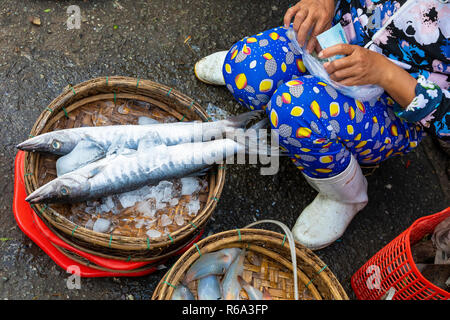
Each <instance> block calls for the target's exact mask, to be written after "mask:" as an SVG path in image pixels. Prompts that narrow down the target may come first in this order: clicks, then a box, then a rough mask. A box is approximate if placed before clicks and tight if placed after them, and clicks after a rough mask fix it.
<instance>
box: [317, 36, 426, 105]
mask: <svg viewBox="0 0 450 320" xmlns="http://www.w3.org/2000/svg"><path fill="white" fill-rule="evenodd" d="M335 55H345V56H346V57H343V58H340V59H336V60H333V61H331V62H326V63H324V65H323V66H324V68H325V70H326V71H327V72H328V74H329V75H330V78H331V79H332V80H334V81H336V82H338V83H340V84H342V85H344V86H359V85H365V84H376V85H379V86H380V87H382V88H383V89H384V90H385V91H387V92H388V93H389V94H390V96H391V97H392V98H393V99H394V100H395V101H397V102H398V103H399V104H400V105H401V106H403V107H406V106H407V105H408V104H409V103H410V102H411V101H412V99H413V98H414V97H415V87H416V84H417V81H416V79H414V78H413V77H412V76H411V75H410V74H409V73H408V72H406V71H405V70H403V69H402V68H400V67H399V66H397V65H396V64H395V63H393V62H392V61H390V60H389V59H388V58H386V57H385V56H383V55H382V54H379V53H377V52H374V51H371V50H369V49H366V48H363V47H360V46H356V45H350V44H337V45H335V46H332V47H329V48H326V49H324V50H322V51H321V52H320V53H319V58H322V59H325V58H330V57H332V56H335Z"/></svg>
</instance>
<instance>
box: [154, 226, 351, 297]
mask: <svg viewBox="0 0 450 320" xmlns="http://www.w3.org/2000/svg"><path fill="white" fill-rule="evenodd" d="M232 247H239V248H245V249H246V252H247V253H246V259H245V261H244V273H243V278H244V280H246V281H247V282H248V283H250V284H251V285H252V286H253V287H255V288H257V289H259V290H263V288H266V290H268V292H269V294H270V295H271V297H272V299H273V300H292V299H294V285H293V272H292V270H293V269H292V268H293V266H292V262H291V255H290V251H289V243H288V241H286V238H285V236H284V235H282V234H280V233H276V232H273V231H268V230H262V229H250V228H249V229H240V230H238V229H237V230H229V231H225V232H221V233H217V234H214V235H212V236H209V237H207V238H205V239H203V240H201V241H200V242H198V243H197V244H196V245H195V246H193V247H191V248H190V249H189V250H188V251H186V252H185V253H184V254H183V255H182V256H181V257H180V259H178V261H177V262H175V264H174V265H173V266H172V267H171V268H170V269H169V271H168V272H167V273H166V274H165V276H164V277H163V278H162V279H161V281H160V282H159V284H158V286H157V287H156V289H155V291H154V293H153V296H152V299H153V300H170V299H171V297H172V294H173V292H174V290H175V288H176V286H177V285H178V284H179V283H181V281H182V280H183V278H184V275H185V273H186V272H187V270H189V267H190V266H191V265H192V264H193V263H194V262H195V261H196V260H197V259H198V258H199V257H200V255H201V254H206V253H209V252H214V251H217V250H220V249H224V248H232ZM295 252H296V256H297V272H298V273H297V276H298V280H299V299H301V300H324V299H325V300H348V296H347V294H346V293H345V291H344V289H343V288H342V286H341V284H340V283H339V281H338V280H337V278H336V277H335V275H334V274H333V273H332V272H331V270H330V269H329V268H328V266H327V265H325V263H323V261H322V260H320V258H319V257H317V256H316V255H315V254H314V253H313V252H312V251H311V250H309V249H307V248H306V247H304V246H302V245H301V244H299V243H296V248H295ZM188 287H189V289H190V290H191V291H192V293H193V294H194V296H195V297H196V298H197V289H196V288H197V281H192V282H191V283H189V284H188ZM241 298H242V299H246V298H247V297H246V295H245V292H244V291H241Z"/></svg>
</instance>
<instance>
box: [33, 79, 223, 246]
mask: <svg viewBox="0 0 450 320" xmlns="http://www.w3.org/2000/svg"><path fill="white" fill-rule="evenodd" d="M105 85H106V87H105ZM98 87H102V88H108V89H109V88H111V90H113V89H116V88H122V89H123V88H125V89H136V90H137V89H138V88H139V89H144V90H147V92H146V93H147V95H150V94H149V92H151V93H152V94H154V95H158V94H159V95H161V96H166V97H167V98H165V99H166V101H165V102H166V103H167V101H169V102H168V103H169V104H170V103H177V105H178V106H180V107H184V108H188V109H189V110H192V111H193V112H194V113H195V114H197V115H198V116H199V117H200V119H201V120H202V121H203V122H206V121H211V119H210V117H209V116H208V114H207V113H206V111H205V110H204V109H203V108H202V107H201V106H200V104H199V103H197V102H196V101H195V100H194V99H192V98H190V97H189V96H187V95H185V94H183V93H181V92H179V91H178V90H176V89H173V88H170V87H168V86H166V85H163V84H160V83H157V82H154V81H151V80H147V79H140V78H132V77H124V76H111V77H108V76H106V77H98V78H94V79H90V80H87V81H84V82H81V83H78V84H77V85H75V86H69V87H66V88H65V89H64V90H63V92H62V93H61V94H60V95H58V96H57V97H56V98H55V99H53V100H52V102H50V104H49V105H48V107H46V108H45V109H44V110H43V111H42V113H41V114H40V116H39V117H38V119H37V121H36V122H35V123H34V125H33V128H32V130H31V133H30V136H34V135H37V134H40V133H41V132H42V130H43V128H44V127H45V125H46V123H48V121H49V119H50V118H51V115H52V114H53V113H54V112H56V111H60V110H61V109H62V108H64V107H65V106H67V103H68V104H69V106H70V105H71V104H72V103H75V102H76V101H75V102H70V99H71V98H73V97H74V96H76V95H77V94H81V96H82V97H83V94H87V96H91V97H92V96H96V95H99V93H96V94H93V95H89V94H88V90H89V89H92V88H94V89H95V88H98ZM112 92H114V94H115V91H111V93H112ZM136 94H138V95H144V94H143V93H142V92H141V91H140V92H138V91H136ZM152 98H153V99H154V96H153V95H152ZM60 112H62V111H60ZM185 116H186V115H183V118H182V119H181V120H183V119H184V117H185ZM178 120H180V119H178ZM33 133H35V134H33ZM32 156H33V153H32V152H25V159H24V165H25V168H26V167H27V164H29V162H30V161H31V158H32ZM36 156H37V157H39V155H36ZM213 170H214V171H213V172H214V173H211V174H214V176H215V188H214V189H212V190H210V192H209V195H208V199H207V201H206V203H205V205H204V207H203V208H202V211H201V212H199V213H198V214H197V215H196V216H195V217H194V219H192V220H191V221H190V223H188V224H187V225H185V226H183V227H182V228H180V229H178V230H176V231H175V232H174V233H171V234H169V235H165V236H162V237H160V238H158V239H157V240H152V241H150V239H149V238H148V237H145V236H140V237H131V236H120V235H110V234H106V233H99V232H95V231H93V230H89V229H87V228H85V227H83V226H81V225H77V224H75V223H73V222H72V221H70V220H68V219H67V218H66V217H64V216H63V215H61V214H59V213H58V212H57V211H56V210H54V209H52V208H51V207H49V206H47V205H46V204H35V205H32V208H33V210H34V211H35V212H36V214H37V215H38V216H40V217H42V218H43V219H45V220H46V221H49V222H50V223H51V224H52V225H53V226H54V227H55V228H57V229H58V230H61V231H62V232H64V233H65V234H67V235H71V236H73V237H76V238H78V239H81V240H84V241H86V239H85V238H84V237H83V235H82V234H83V233H84V234H87V235H90V236H92V238H94V239H95V240H96V244H97V245H100V246H102V247H105V248H113V249H123V247H124V243H125V244H127V245H125V247H126V250H130V251H141V250H150V249H155V248H161V247H167V246H170V245H171V244H174V243H176V242H177V241H178V240H183V239H184V238H186V237H188V236H189V235H190V233H192V231H193V230H194V231H195V229H197V228H199V227H200V226H202V225H204V224H205V223H206V222H207V221H208V219H209V217H210V216H211V215H212V212H213V211H214V209H215V207H216V205H217V201H218V199H219V197H220V195H221V192H222V189H223V186H224V183H225V173H226V167H225V165H222V166H220V167H219V166H218V165H215V166H214V169H213ZM36 174H37V173H36V172H33V173H32V175H36ZM211 174H210V176H211ZM24 180H25V186H26V189H27V193H28V194H29V192H28V190H35V187H36V186H35V185H34V183H33V180H32V179H31V178H30V177H29V176H26V177H25V179H24ZM48 209H50V210H48ZM47 211H50V214H47ZM52 215H55V216H57V217H58V218H59V219H61V220H62V221H63V222H64V223H65V225H66V228H62V227H61V226H60V224H59V223H58V222H56V221H54V220H53V217H52ZM75 231H77V232H75Z"/></svg>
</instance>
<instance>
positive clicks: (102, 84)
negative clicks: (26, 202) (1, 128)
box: [24, 76, 225, 261]
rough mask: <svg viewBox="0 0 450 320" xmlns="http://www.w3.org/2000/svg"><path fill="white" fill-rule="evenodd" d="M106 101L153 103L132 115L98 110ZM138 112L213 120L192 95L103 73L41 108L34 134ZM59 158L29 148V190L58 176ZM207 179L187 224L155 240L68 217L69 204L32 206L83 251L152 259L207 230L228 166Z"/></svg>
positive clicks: (124, 119) (121, 120)
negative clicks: (98, 229) (102, 230)
mask: <svg viewBox="0 0 450 320" xmlns="http://www.w3.org/2000/svg"><path fill="white" fill-rule="evenodd" d="M105 101H109V103H110V104H111V108H115V107H116V105H117V104H118V102H119V101H133V102H136V101H137V102H142V103H145V104H146V105H149V106H151V107H149V108H148V109H145V108H138V107H137V106H138V105H139V104H136V105H137V106H136V107H130V108H129V109H127V114H119V113H117V112H106V113H104V114H101V115H98V114H96V110H95V103H97V102H98V103H100V102H105ZM127 105H128V104H127ZM133 106H134V105H133ZM138 116H147V117H150V118H156V119H157V118H159V119H157V120H161V119H166V118H167V117H169V118H171V119H173V121H193V120H201V121H209V120H211V119H210V118H209V116H208V114H207V113H206V112H205V111H204V110H203V109H202V108H201V106H200V105H199V104H198V103H196V102H195V101H194V100H193V99H191V98H189V97H187V96H186V95H184V94H182V93H180V92H178V91H176V90H173V89H172V88H169V87H167V86H164V85H161V84H158V83H155V82H152V81H149V80H143V79H135V78H129V77H119V76H115V77H102V78H96V79H92V80H89V81H86V82H83V83H80V84H78V85H75V86H73V87H72V86H68V87H67V88H66V89H65V90H64V92H63V93H62V94H61V95H59V96H58V97H57V98H56V99H54V100H53V101H52V102H51V103H50V104H49V105H48V107H47V108H46V109H45V110H44V111H43V112H42V113H41V115H40V116H39V118H38V119H37V121H36V123H35V124H34V126H33V128H32V130H31V133H30V137H33V136H37V135H39V134H43V133H46V132H49V131H53V130H58V129H66V128H73V127H79V126H86V125H87V126H91V125H92V123H93V122H95V121H96V124H95V125H103V122H105V123H106V124H111V123H112V124H135V123H136V122H137V120H136V119H137V117H138ZM103 120H106V121H103ZM102 121H103V122H102ZM133 121H134V123H133ZM56 160H57V158H56V157H55V156H53V155H45V154H40V153H33V152H26V155H25V160H24V166H25V167H24V168H25V177H24V178H25V187H26V191H27V194H30V193H31V192H33V191H34V190H36V189H37V188H39V187H40V186H41V185H43V184H44V183H47V182H48V181H50V180H52V179H54V178H55V177H56V170H55V167H56V165H55V163H56ZM206 179H207V181H208V187H207V190H206V191H203V194H200V195H199V200H200V210H199V212H198V214H197V215H196V216H195V217H194V218H193V219H192V220H191V221H189V223H186V225H184V226H182V227H181V228H179V229H176V230H175V231H173V232H171V233H169V234H167V235H165V236H163V237H161V238H158V239H152V240H150V239H149V238H148V237H147V236H146V235H145V234H144V235H133V236H124V235H117V234H107V233H99V232H95V231H93V230H90V229H87V228H85V227H83V226H82V225H78V224H76V223H74V222H73V221H71V220H69V219H68V218H67V212H68V211H70V207H69V205H61V204H58V205H56V204H55V205H52V204H50V205H47V204H36V205H32V208H33V210H34V211H35V212H36V214H37V215H38V216H39V217H40V218H41V219H42V220H43V221H44V223H45V224H46V225H47V226H48V227H49V228H50V229H51V230H52V231H53V232H55V233H56V234H57V235H58V236H60V237H61V238H62V239H63V240H64V241H66V242H67V243H69V244H70V245H72V246H74V247H76V248H78V249H80V250H83V251H85V252H88V253H92V254H95V255H98V256H101V257H105V258H110V259H119V260H125V261H150V260H155V259H162V258H164V257H167V256H170V255H172V254H173V253H175V252H176V251H178V250H179V249H180V248H182V247H183V246H185V245H186V244H187V243H189V242H190V241H192V239H194V238H195V237H196V236H197V235H198V234H199V233H200V231H201V230H202V229H203V227H204V225H205V224H206V223H207V221H208V219H209V217H210V216H211V214H212V212H213V210H214V209H215V207H216V204H217V201H218V199H219V197H220V194H221V192H222V188H223V185H224V182H225V167H224V166H218V165H216V166H214V167H213V168H212V169H211V170H210V171H209V174H208V175H207V177H206Z"/></svg>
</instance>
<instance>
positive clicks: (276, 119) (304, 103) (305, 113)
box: [266, 76, 322, 129]
mask: <svg viewBox="0 0 450 320" xmlns="http://www.w3.org/2000/svg"><path fill="white" fill-rule="evenodd" d="M321 84H322V82H320V80H319V79H318V78H316V77H314V76H301V77H299V78H297V79H294V80H291V81H288V82H286V83H284V84H282V85H280V86H279V87H278V89H277V90H276V91H275V92H274V94H273V95H272V98H271V99H270V101H269V103H268V104H267V109H266V113H267V114H268V116H269V117H270V120H271V121H270V122H271V124H272V128H274V129H277V128H278V127H279V126H280V125H282V124H286V123H293V122H295V123H297V124H303V125H311V124H313V125H314V124H316V125H317V123H316V122H317V121H318V120H319V119H320V118H321V109H320V106H319V104H318V102H317V101H316V100H315V99H316V98H315V96H314V92H315V91H316V89H315V87H316V86H320V85H321Z"/></svg>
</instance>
